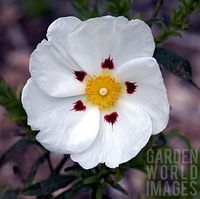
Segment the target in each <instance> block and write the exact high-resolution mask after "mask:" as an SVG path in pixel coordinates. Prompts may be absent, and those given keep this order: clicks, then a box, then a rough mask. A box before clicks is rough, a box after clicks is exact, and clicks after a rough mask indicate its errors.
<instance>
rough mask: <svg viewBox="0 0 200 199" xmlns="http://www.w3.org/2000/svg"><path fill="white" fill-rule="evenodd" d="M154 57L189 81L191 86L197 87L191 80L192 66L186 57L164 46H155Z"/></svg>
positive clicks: (169, 69)
mask: <svg viewBox="0 0 200 199" xmlns="http://www.w3.org/2000/svg"><path fill="white" fill-rule="evenodd" d="M154 58H155V59H156V60H157V61H158V63H159V64H160V65H162V66H163V67H164V68H166V69H167V70H168V71H170V72H171V73H173V74H175V75H176V76H179V77H181V78H182V79H184V80H186V81H188V82H190V83H191V84H192V85H193V86H195V87H196V88H198V87H197V85H196V84H195V83H194V82H193V80H192V68H191V65H190V63H189V62H188V61H187V60H186V59H184V58H182V57H181V56H180V55H177V54H176V53H174V52H172V51H170V50H167V49H165V48H156V50H155V52H154ZM198 89H199V88H198Z"/></svg>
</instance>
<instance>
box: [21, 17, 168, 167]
mask: <svg viewBox="0 0 200 199" xmlns="http://www.w3.org/2000/svg"><path fill="white" fill-rule="evenodd" d="M47 38H48V41H47V40H43V41H42V42H41V43H40V44H39V45H38V46H37V48H36V50H35V51H34V52H33V54H32V55H31V58H30V73H31V78H30V79H29V80H28V82H27V84H26V85H25V87H24V89H23V93H22V103H23V107H24V109H25V110H26V112H27V115H28V124H29V125H30V126H31V127H32V129H33V130H39V131H40V132H39V133H38V134H37V137H36V139H37V140H38V141H39V142H40V143H41V144H42V145H43V146H44V147H45V148H47V149H48V150H49V151H52V152H55V153H60V154H70V155H71V158H72V160H74V161H76V162H78V163H79V164H80V165H81V166H82V167H83V168H85V169H89V168H93V167H95V166H96V165H97V164H98V163H105V164H106V165H107V166H108V167H111V168H115V167H117V166H119V164H121V163H124V162H126V161H128V160H130V159H131V158H133V157H135V156H136V155H137V154H138V153H139V151H140V150H141V149H142V148H143V147H144V146H145V145H146V143H147V142H148V140H149V138H150V136H151V135H152V134H157V133H159V132H161V131H162V130H163V129H164V128H165V127H166V125H167V122H168V117H169V104H168V100H167V95H166V89H165V86H164V83H163V78H162V75H161V72H160V69H159V66H158V64H157V62H156V60H155V59H154V58H152V55H153V52H154V49H155V44H154V40H153V36H152V33H151V30H150V28H149V27H148V26H147V25H146V24H145V23H144V22H143V21H141V20H131V21H128V20H127V19H126V18H124V17H111V16H105V17H98V18H93V19H89V20H86V21H83V22H82V21H80V20H79V19H77V18H75V17H63V18H59V19H57V20H56V21H54V22H53V23H52V24H51V25H50V27H49V28H48V31H47Z"/></svg>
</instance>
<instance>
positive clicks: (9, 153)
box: [0, 138, 35, 168]
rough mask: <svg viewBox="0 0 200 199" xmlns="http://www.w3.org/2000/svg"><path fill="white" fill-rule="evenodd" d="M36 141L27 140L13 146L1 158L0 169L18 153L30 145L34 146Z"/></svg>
mask: <svg viewBox="0 0 200 199" xmlns="http://www.w3.org/2000/svg"><path fill="white" fill-rule="evenodd" d="M34 142H35V141H33V140H31V139H29V138H25V139H21V140H19V141H18V142H16V143H15V144H14V145H12V146H11V147H10V148H9V149H8V150H7V151H6V152H5V153H4V154H3V155H2V156H1V157H0V168H1V167H2V166H3V165H4V164H5V163H6V162H7V161H8V160H10V159H11V158H12V157H13V156H14V155H15V154H16V153H17V152H18V151H20V150H22V149H23V148H25V147H27V146H28V145H30V144H34Z"/></svg>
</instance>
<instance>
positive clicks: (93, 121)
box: [22, 79, 99, 153]
mask: <svg viewBox="0 0 200 199" xmlns="http://www.w3.org/2000/svg"><path fill="white" fill-rule="evenodd" d="M81 99H82V97H81V96H77V97H70V98H69V97H68V98H54V97H50V96H48V95H46V94H45V93H43V92H42V91H41V90H40V89H39V88H38V87H37V85H36V84H35V83H34V81H32V80H31V79H30V80H29V81H28V82H27V84H26V86H25V87H24V89H23V93H22V103H23V107H24V109H25V110H26V112H27V115H28V124H29V125H30V126H31V127H32V128H33V129H37V130H40V133H39V134H38V135H37V140H38V141H39V142H40V143H41V144H42V145H43V146H44V147H45V148H47V149H48V150H50V151H52V152H55V153H70V152H80V151H83V150H85V149H87V148H88V147H89V146H90V145H91V143H92V142H93V141H94V139H95V137H96V135H97V133H98V130H99V110H98V109H97V108H87V109H86V110H85V111H79V112H78V111H77V112H75V111H73V110H72V109H73V103H74V102H76V101H77V100H81Z"/></svg>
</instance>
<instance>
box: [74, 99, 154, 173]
mask: <svg viewBox="0 0 200 199" xmlns="http://www.w3.org/2000/svg"><path fill="white" fill-rule="evenodd" d="M117 113H118V115H119V117H118V118H117V122H116V123H115V124H114V125H113V126H112V125H111V124H109V123H108V122H106V121H105V120H104V115H103V114H102V116H101V123H100V130H99V133H98V135H97V137H96V139H95V141H94V142H93V144H92V145H91V147H90V148H88V149H87V150H85V151H84V152H81V153H75V154H71V158H72V160H74V161H76V162H78V163H79V164H80V165H81V166H82V167H83V168H85V169H90V168H93V167H95V166H96V165H97V164H98V163H104V162H105V164H106V165H107V166H108V167H110V168H115V167H117V166H119V164H121V163H124V162H126V161H128V160H130V159H131V158H133V157H135V156H136V155H137V154H138V153H139V151H140V150H141V149H142V148H143V147H144V146H145V145H146V143H147V142H148V140H149V138H150V136H151V132H152V127H151V120H150V118H149V116H148V115H147V114H146V113H145V112H144V111H143V110H142V109H139V108H137V107H136V106H134V105H132V104H128V103H124V102H120V105H119V107H118V109H117Z"/></svg>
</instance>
